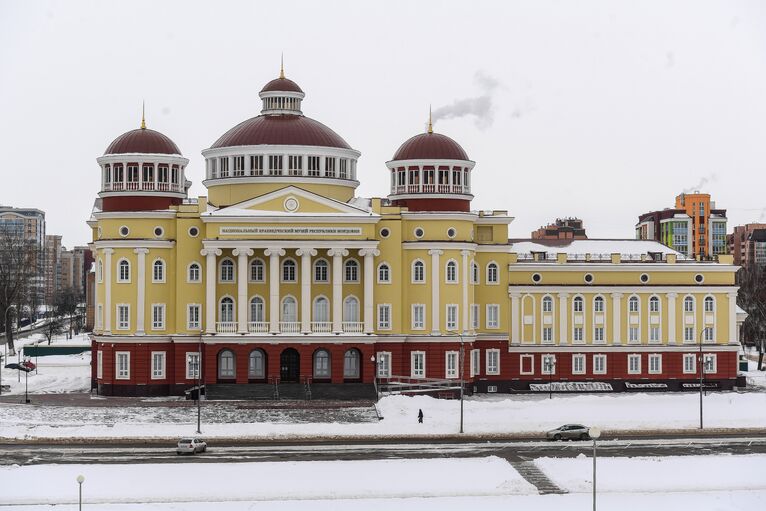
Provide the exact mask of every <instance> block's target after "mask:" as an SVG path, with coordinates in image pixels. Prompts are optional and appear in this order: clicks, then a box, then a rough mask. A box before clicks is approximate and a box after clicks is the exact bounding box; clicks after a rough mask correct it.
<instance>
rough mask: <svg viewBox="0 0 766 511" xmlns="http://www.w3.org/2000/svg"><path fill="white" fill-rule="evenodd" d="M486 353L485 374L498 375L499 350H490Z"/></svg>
mask: <svg viewBox="0 0 766 511" xmlns="http://www.w3.org/2000/svg"><path fill="white" fill-rule="evenodd" d="M486 353H487V374H500V350H498V349H490V350H487V351H486Z"/></svg>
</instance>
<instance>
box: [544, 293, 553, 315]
mask: <svg viewBox="0 0 766 511" xmlns="http://www.w3.org/2000/svg"><path fill="white" fill-rule="evenodd" d="M543 312H553V299H552V298H551V297H550V296H546V297H545V298H543Z"/></svg>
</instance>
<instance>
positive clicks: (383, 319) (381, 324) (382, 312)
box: [378, 303, 391, 330]
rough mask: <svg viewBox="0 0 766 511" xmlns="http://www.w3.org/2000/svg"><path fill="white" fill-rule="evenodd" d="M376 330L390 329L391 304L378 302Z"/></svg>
mask: <svg viewBox="0 0 766 511" xmlns="http://www.w3.org/2000/svg"><path fill="white" fill-rule="evenodd" d="M378 330H391V304H390V303H379V304H378Z"/></svg>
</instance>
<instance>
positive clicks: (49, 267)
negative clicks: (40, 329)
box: [44, 234, 61, 305]
mask: <svg viewBox="0 0 766 511" xmlns="http://www.w3.org/2000/svg"><path fill="white" fill-rule="evenodd" d="M44 254H45V256H44V257H45V303H46V304H48V305H51V304H53V302H54V300H55V298H56V293H57V292H58V289H59V283H60V282H61V236H60V235H58V234H46V235H45V251H44Z"/></svg>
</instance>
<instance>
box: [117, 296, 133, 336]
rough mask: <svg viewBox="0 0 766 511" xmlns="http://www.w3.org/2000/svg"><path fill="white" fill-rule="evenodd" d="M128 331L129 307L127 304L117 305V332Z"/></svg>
mask: <svg viewBox="0 0 766 511" xmlns="http://www.w3.org/2000/svg"><path fill="white" fill-rule="evenodd" d="M128 329H130V305H128V304H127V303H119V304H117V330H128Z"/></svg>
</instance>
